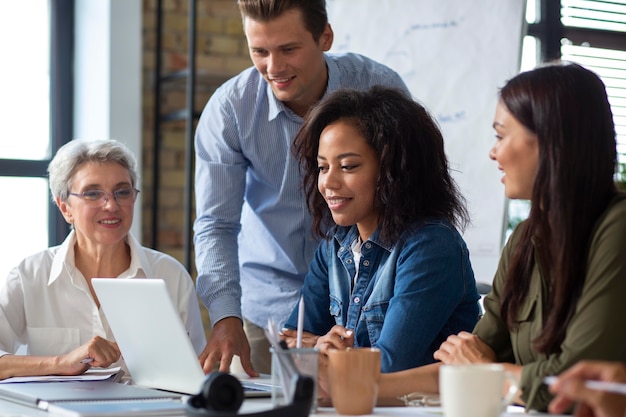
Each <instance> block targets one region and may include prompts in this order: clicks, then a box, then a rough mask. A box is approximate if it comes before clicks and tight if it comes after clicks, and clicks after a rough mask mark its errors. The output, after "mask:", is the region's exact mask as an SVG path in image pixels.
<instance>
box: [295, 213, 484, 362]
mask: <svg viewBox="0 0 626 417" xmlns="http://www.w3.org/2000/svg"><path fill="white" fill-rule="evenodd" d="M378 234H379V232H378V230H377V231H376V232H374V234H373V235H372V236H371V237H370V238H369V239H368V240H367V241H365V242H363V244H362V246H361V255H362V256H361V260H360V264H359V269H358V271H359V272H358V278H357V280H356V283H354V285H353V282H354V277H355V274H356V268H355V265H354V256H353V254H352V250H351V246H352V242H354V240H355V239H357V237H358V230H357V228H356V226H352V227H338V228H337V230H336V233H335V235H334V236H333V238H332V239H329V240H324V241H322V242H321V243H320V245H319V246H318V248H317V251H316V253H315V257H314V259H313V261H312V262H311V267H310V270H309V273H308V274H307V276H306V278H305V281H304V286H303V288H302V291H301V294H302V296H303V298H304V305H305V314H304V324H303V326H304V331H306V332H310V333H313V334H316V335H324V334H326V333H327V332H328V331H329V330H330V329H331V328H332V327H333V326H334V325H335V324H339V325H341V326H344V327H346V328H348V329H353V330H354V332H355V340H354V345H355V346H357V347H377V348H379V349H380V350H381V359H382V363H381V365H382V371H383V372H394V371H399V370H403V369H408V368H414V367H417V366H421V365H425V364H428V363H432V362H434V359H433V353H434V352H435V350H437V349H438V348H439V346H440V344H441V343H442V342H443V341H444V340H445V339H446V338H447V337H448V336H449V335H451V334H456V333H458V332H460V331H462V330H465V331H471V330H472V329H473V328H474V325H475V324H476V322H477V320H478V315H479V305H478V299H479V296H478V291H477V290H476V282H475V280H474V272H473V271H472V267H471V264H470V260H469V252H468V249H467V246H466V244H465V242H464V240H463V238H462V237H461V235H460V234H459V233H458V231H457V230H456V229H455V228H454V227H453V226H452V225H451V224H450V223H449V222H447V221H445V220H436V219H435V220H426V221H422V222H420V223H417V224H415V225H414V227H411V228H409V229H408V230H407V231H406V232H404V234H403V235H402V236H401V237H400V238H399V240H398V241H397V242H395V244H393V245H392V246H391V247H390V246H387V245H384V244H383V243H381V241H380V240H379V239H378ZM297 310H298V309H297V307H296V308H295V309H294V310H293V311H292V313H291V315H290V317H289V319H288V320H287V322H286V323H285V327H287V328H290V329H294V328H296V325H297V314H298V312H297Z"/></svg>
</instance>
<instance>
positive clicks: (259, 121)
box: [194, 54, 408, 327]
mask: <svg viewBox="0 0 626 417" xmlns="http://www.w3.org/2000/svg"><path fill="white" fill-rule="evenodd" d="M326 65H327V68H328V86H327V89H326V93H325V95H327V94H329V93H330V92H332V91H335V90H338V89H340V88H357V89H361V90H363V89H367V88H369V87H371V86H373V85H376V84H383V85H388V86H391V87H397V88H401V89H403V90H405V91H407V92H408V89H407V87H406V85H405V84H404V82H403V81H402V79H401V78H400V77H399V76H398V74H397V73H395V72H394V71H392V70H391V69H389V68H388V67H385V66H384V65H381V64H379V63H377V62H375V61H372V60H370V59H368V58H366V57H363V56H361V55H356V54H338V55H334V54H327V55H326ZM302 122H303V120H302V118H301V117H300V116H298V115H296V114H295V113H294V112H292V111H291V110H290V109H289V108H287V107H286V106H285V105H284V104H283V103H281V102H280V101H278V100H276V98H275V97H274V94H273V93H272V90H271V88H270V86H269V85H268V84H267V82H266V81H265V80H264V79H263V78H262V76H261V75H260V74H259V72H258V71H257V70H256V69H255V68H254V67H251V68H249V69H247V70H245V71H243V72H242V73H241V74H239V75H238V76H236V77H234V78H232V79H231V80H229V81H227V82H226V83H224V84H223V85H222V86H221V87H220V88H219V89H218V90H217V91H216V92H215V93H214V94H213V95H212V97H211V99H210V100H209V102H208V103H207V105H206V107H205V108H204V111H203V112H202V116H201V117H200V121H199V123H198V127H197V130H196V136H195V148H196V179H195V194H196V215H197V216H196V221H195V224H194V232H195V234H194V244H195V253H196V268H197V271H198V278H197V284H196V288H197V291H198V294H199V296H200V298H201V299H202V302H203V303H204V305H206V306H207V308H208V310H209V316H210V318H211V325H214V324H215V323H216V322H217V321H219V320H221V319H223V318H225V317H229V316H236V317H239V318H242V314H243V317H245V318H246V319H248V320H250V321H251V322H253V323H255V324H256V325H258V326H261V327H266V325H267V320H268V318H270V317H271V318H272V319H273V320H274V321H275V322H276V323H277V324H279V325H281V326H282V323H283V322H284V321H285V320H286V319H287V317H288V316H289V314H290V313H291V310H292V309H293V307H294V305H295V303H296V301H297V298H298V292H299V291H300V288H301V287H302V284H303V282H304V276H305V275H306V273H307V271H308V268H309V262H310V261H311V259H312V257H313V253H314V252H315V249H316V247H317V244H318V242H317V241H316V240H315V239H313V238H312V235H311V222H310V216H309V213H308V210H307V207H306V201H305V197H304V194H303V192H302V189H301V176H300V173H299V169H298V164H297V162H296V160H295V158H294V157H293V155H292V153H291V149H290V148H291V143H292V141H293V138H294V137H295V135H296V133H297V132H298V129H299V128H300V126H301V124H302Z"/></svg>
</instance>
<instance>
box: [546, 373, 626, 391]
mask: <svg viewBox="0 0 626 417" xmlns="http://www.w3.org/2000/svg"><path fill="white" fill-rule="evenodd" d="M557 380H558V377H556V376H547V377H545V378H544V379H543V382H544V383H545V384H546V385H553V384H555V383H556V381H557ZM585 387H587V388H589V389H593V390H597V391H605V392H611V393H614V394H622V395H626V384H623V383H620V382H608V381H596V380H588V381H585Z"/></svg>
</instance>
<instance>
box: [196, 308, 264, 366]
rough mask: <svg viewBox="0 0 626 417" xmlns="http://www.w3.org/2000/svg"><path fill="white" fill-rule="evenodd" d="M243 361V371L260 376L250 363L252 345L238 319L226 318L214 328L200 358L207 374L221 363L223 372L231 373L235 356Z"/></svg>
mask: <svg viewBox="0 0 626 417" xmlns="http://www.w3.org/2000/svg"><path fill="white" fill-rule="evenodd" d="M234 355H237V356H239V358H240V359H241V366H242V367H243V370H244V371H245V372H246V373H247V374H248V375H250V376H259V374H258V373H257V372H256V371H255V370H254V368H253V367H252V362H251V361H250V344H249V343H248V338H247V337H246V334H245V332H244V331H243V324H242V322H241V320H240V319H239V318H238V317H226V318H224V319H222V320H220V321H218V322H217V323H215V326H213V329H212V330H211V335H210V336H209V340H208V341H207V344H206V346H205V348H204V350H203V351H202V353H201V354H200V357H199V358H198V359H199V360H200V365H202V369H203V370H204V373H205V374H208V373H209V372H211V371H213V370H214V369H215V366H216V365H217V364H218V363H219V370H220V371H221V372H229V370H230V363H231V362H232V360H233V356H234Z"/></svg>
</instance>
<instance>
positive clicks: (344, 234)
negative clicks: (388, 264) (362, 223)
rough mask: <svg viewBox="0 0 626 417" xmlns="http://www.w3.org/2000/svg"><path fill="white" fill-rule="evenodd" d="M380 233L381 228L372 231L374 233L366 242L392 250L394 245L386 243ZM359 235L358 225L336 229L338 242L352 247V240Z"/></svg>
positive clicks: (346, 246)
mask: <svg viewBox="0 0 626 417" xmlns="http://www.w3.org/2000/svg"><path fill="white" fill-rule="evenodd" d="M379 234H380V229H376V230H375V231H374V233H372V235H371V236H370V237H369V239H367V240H366V241H365V242H371V243H373V244H375V245H377V246H380V247H381V248H383V249H385V250H386V251H389V252H391V250H392V249H393V246H394V245H384V244H383V243H382V242H381V241H380V239H379V237H378V236H379ZM358 235H359V229H358V228H357V227H356V225H352V226H350V227H343V226H337V228H336V229H335V234H334V238H335V240H336V241H337V242H339V244H340V245H341V246H343V247H345V248H348V249H350V248H351V247H352V242H353V241H354V240H355V239H356V238H357V236H358ZM365 242H363V243H365Z"/></svg>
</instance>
